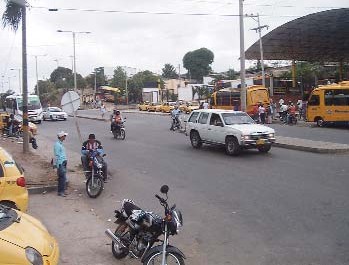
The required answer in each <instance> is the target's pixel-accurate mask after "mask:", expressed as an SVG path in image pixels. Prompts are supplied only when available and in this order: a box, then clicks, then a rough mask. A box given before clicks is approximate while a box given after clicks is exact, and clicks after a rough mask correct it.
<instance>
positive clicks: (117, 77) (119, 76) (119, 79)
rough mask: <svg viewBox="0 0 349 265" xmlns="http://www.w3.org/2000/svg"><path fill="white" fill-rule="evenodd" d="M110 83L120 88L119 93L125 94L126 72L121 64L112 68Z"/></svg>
mask: <svg viewBox="0 0 349 265" xmlns="http://www.w3.org/2000/svg"><path fill="white" fill-rule="evenodd" d="M110 85H111V86H112V87H117V88H119V89H120V90H121V93H120V94H121V95H124V94H125V88H126V72H125V71H124V69H123V68H122V67H121V66H118V67H117V68H116V69H115V70H114V75H113V78H112V79H111V81H110Z"/></svg>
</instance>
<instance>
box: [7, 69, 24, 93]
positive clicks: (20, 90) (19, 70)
mask: <svg viewBox="0 0 349 265" xmlns="http://www.w3.org/2000/svg"><path fill="white" fill-rule="evenodd" d="M10 70H11V71H17V70H18V82H19V93H20V94H22V86H21V69H20V68H11V69H10Z"/></svg>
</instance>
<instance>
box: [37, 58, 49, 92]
mask: <svg viewBox="0 0 349 265" xmlns="http://www.w3.org/2000/svg"><path fill="white" fill-rule="evenodd" d="M46 55H47V54H43V55H34V57H35V69H36V89H37V91H36V92H37V93H36V94H37V95H38V97H39V99H40V88H39V77H38V56H46Z"/></svg>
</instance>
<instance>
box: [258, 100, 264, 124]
mask: <svg viewBox="0 0 349 265" xmlns="http://www.w3.org/2000/svg"><path fill="white" fill-rule="evenodd" d="M258 113H259V118H260V121H261V123H262V124H265V108H264V106H263V104H262V103H261V104H260V105H259V108H258Z"/></svg>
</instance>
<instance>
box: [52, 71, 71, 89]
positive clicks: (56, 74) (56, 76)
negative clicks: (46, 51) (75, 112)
mask: <svg viewBox="0 0 349 265" xmlns="http://www.w3.org/2000/svg"><path fill="white" fill-rule="evenodd" d="M50 81H51V82H52V83H53V84H54V85H55V87H56V88H71V87H74V75H73V72H72V70H71V69H69V68H65V67H58V68H57V69H55V70H54V71H53V72H52V73H51V75H50Z"/></svg>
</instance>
